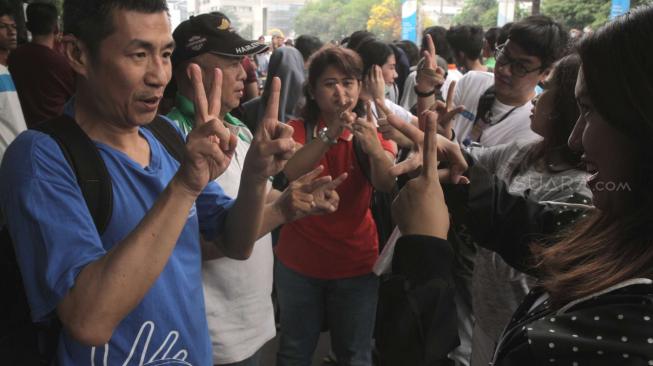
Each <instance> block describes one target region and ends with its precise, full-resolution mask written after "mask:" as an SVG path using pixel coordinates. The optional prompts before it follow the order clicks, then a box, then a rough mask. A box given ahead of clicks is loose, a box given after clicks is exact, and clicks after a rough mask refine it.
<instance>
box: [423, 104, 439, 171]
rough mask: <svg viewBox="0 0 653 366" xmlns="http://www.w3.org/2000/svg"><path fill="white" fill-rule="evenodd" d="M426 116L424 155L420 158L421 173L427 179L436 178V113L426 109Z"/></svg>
mask: <svg viewBox="0 0 653 366" xmlns="http://www.w3.org/2000/svg"><path fill="white" fill-rule="evenodd" d="M425 113H426V114H427V118H426V121H425V127H424V148H423V153H424V157H423V158H422V161H423V165H422V175H423V176H425V177H426V178H428V179H433V180H437V179H438V155H437V147H438V142H437V132H436V131H437V115H436V113H435V112H432V111H427V112H425Z"/></svg>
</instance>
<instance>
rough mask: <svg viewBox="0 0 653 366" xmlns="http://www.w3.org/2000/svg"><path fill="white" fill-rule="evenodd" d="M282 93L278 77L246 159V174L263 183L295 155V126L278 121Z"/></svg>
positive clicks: (274, 81)
mask: <svg viewBox="0 0 653 366" xmlns="http://www.w3.org/2000/svg"><path fill="white" fill-rule="evenodd" d="M280 93H281V80H280V79H279V78H278V77H275V78H274V80H273V81H272V91H271V93H270V97H269V98H268V103H267V105H266V107H265V114H264V115H263V119H262V120H261V124H260V126H259V128H258V129H257V130H256V133H255V135H254V140H253V141H252V145H251V146H250V149H249V151H248V153H247V156H246V157H245V166H244V168H243V170H244V171H243V174H251V175H252V176H253V177H256V178H257V179H258V180H259V181H261V182H262V181H267V180H268V178H269V177H271V176H273V175H276V174H277V173H279V172H280V171H281V170H282V169H283V168H284V166H285V165H286V162H287V161H288V159H290V158H291V157H292V156H293V154H294V153H295V141H294V140H293V139H292V134H293V129H292V127H290V126H288V125H286V124H284V123H281V122H279V117H278V116H279V98H280V96H279V95H280Z"/></svg>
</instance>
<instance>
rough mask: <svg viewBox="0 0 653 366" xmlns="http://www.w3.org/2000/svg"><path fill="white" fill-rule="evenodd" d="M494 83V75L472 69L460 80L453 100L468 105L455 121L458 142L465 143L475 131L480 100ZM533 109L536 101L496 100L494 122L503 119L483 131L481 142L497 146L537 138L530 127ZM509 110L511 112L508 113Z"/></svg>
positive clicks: (454, 128)
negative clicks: (507, 103) (503, 101)
mask: <svg viewBox="0 0 653 366" xmlns="http://www.w3.org/2000/svg"><path fill="white" fill-rule="evenodd" d="M492 85H494V74H492V73H489V72H483V71H470V72H468V73H467V74H465V76H463V77H462V78H461V79H460V80H459V81H458V82H457V84H456V91H455V93H454V97H453V103H454V105H456V106H460V105H462V106H464V107H465V110H464V111H463V112H461V113H460V114H458V115H457V116H456V117H454V120H453V130H454V132H455V134H456V140H457V141H458V142H462V141H463V140H464V139H465V138H467V137H468V136H469V134H470V132H471V131H472V128H473V126H474V120H475V119H476V111H477V109H478V100H479V99H480V97H481V95H483V93H484V92H485V91H486V90H487V89H488V88H489V87H490V86H492ZM513 108H514V110H513ZM532 108H533V104H532V103H531V102H530V101H528V102H526V103H524V104H523V105H521V106H517V107H514V106H509V105H506V104H503V103H501V102H499V101H498V100H497V99H495V101H494V104H493V105H492V109H491V115H492V116H493V117H492V121H491V122H496V121H497V120H500V119H502V118H503V120H502V121H501V122H499V123H497V124H495V125H492V126H489V127H487V128H486V129H485V130H483V134H482V135H481V139H480V141H479V143H480V144H481V145H482V146H495V145H500V144H505V143H509V142H514V141H518V140H534V139H538V138H539V136H538V135H537V134H535V132H533V131H532V130H531V125H530V118H529V116H530V113H531V109H532ZM511 110H512V112H510V111H511ZM508 112H510V114H508V115H507V116H506V114H507V113H508ZM504 117H505V118H504Z"/></svg>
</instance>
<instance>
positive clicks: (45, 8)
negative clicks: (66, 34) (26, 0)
mask: <svg viewBox="0 0 653 366" xmlns="http://www.w3.org/2000/svg"><path fill="white" fill-rule="evenodd" d="M26 13H27V23H26V26H27V30H29V31H30V32H31V33H32V35H35V36H44V35H47V34H51V33H53V32H54V30H55V29H56V26H57V19H58V16H59V14H58V12H57V7H56V6H55V5H54V4H50V3H32V4H29V5H28V6H27V11H26Z"/></svg>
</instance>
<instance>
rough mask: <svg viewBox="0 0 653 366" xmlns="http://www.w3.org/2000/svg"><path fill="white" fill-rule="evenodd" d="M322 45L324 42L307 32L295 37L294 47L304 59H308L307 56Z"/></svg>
mask: <svg viewBox="0 0 653 366" xmlns="http://www.w3.org/2000/svg"><path fill="white" fill-rule="evenodd" d="M323 45H324V43H322V41H320V39H319V38H317V37H315V36H309V35H307V34H302V35H301V36H299V37H297V39H295V48H296V49H297V50H299V53H301V54H302V57H303V58H304V61H306V60H308V58H309V57H311V55H312V54H313V53H315V51H317V50H319V49H320V48H322V46H323Z"/></svg>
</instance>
